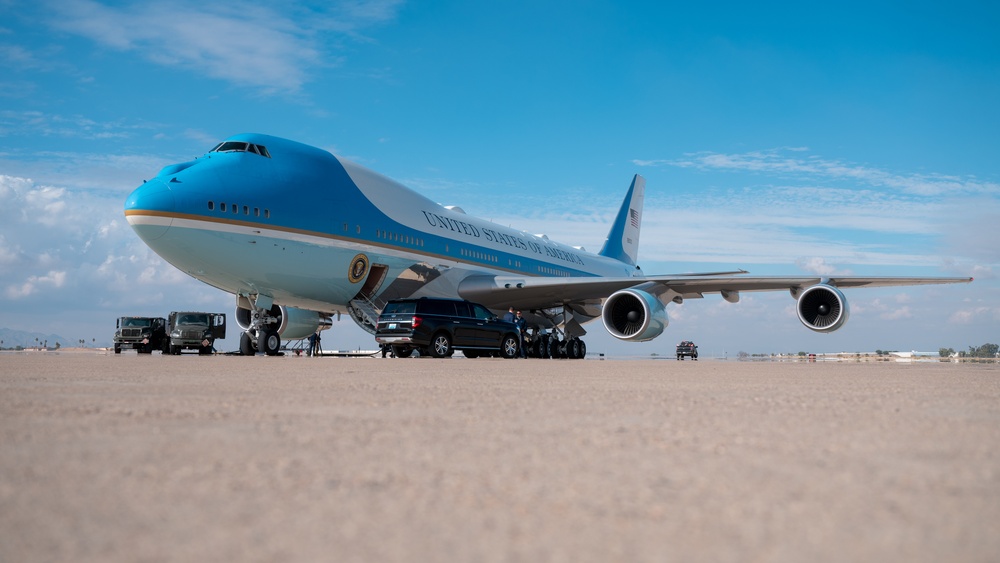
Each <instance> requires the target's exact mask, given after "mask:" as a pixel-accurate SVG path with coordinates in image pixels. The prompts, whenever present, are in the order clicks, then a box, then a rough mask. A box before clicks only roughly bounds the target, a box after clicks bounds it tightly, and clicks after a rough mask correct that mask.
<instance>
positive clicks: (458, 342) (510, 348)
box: [375, 297, 521, 358]
mask: <svg viewBox="0 0 1000 563" xmlns="http://www.w3.org/2000/svg"><path fill="white" fill-rule="evenodd" d="M375 341H376V342H378V343H379V344H381V345H383V346H385V345H389V346H392V351H393V353H395V355H396V356H397V357H400V358H405V357H407V356H409V355H410V354H412V353H413V351H414V350H420V354H421V355H431V356H434V357H435V358H444V357H447V356H451V355H452V354H453V353H454V351H455V350H462V352H463V353H464V354H465V355H466V357H469V358H476V357H479V356H495V355H497V354H499V355H500V356H503V357H504V358H514V357H516V356H517V354H518V350H519V348H520V346H521V337H520V336H519V335H518V330H517V326H515V325H514V323H509V322H506V321H502V320H500V319H499V318H497V316H496V315H494V314H493V313H491V312H490V311H489V309H487V308H486V307H483V306H482V305H480V304H478V303H472V302H470V301H463V300H458V299H437V298H431V297H421V298H419V299H397V300H394V301H390V302H389V303H387V304H386V306H385V308H384V309H382V314H381V315H379V317H378V329H377V330H376V331H375Z"/></svg>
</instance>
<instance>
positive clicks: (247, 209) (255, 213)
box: [208, 201, 271, 219]
mask: <svg viewBox="0 0 1000 563" xmlns="http://www.w3.org/2000/svg"><path fill="white" fill-rule="evenodd" d="M226 207H227V206H226V204H225V203H224V202H223V203H220V204H219V211H222V212H223V213H225V212H226ZM232 209H233V213H236V214H239V212H240V206H238V205H236V204H235V203H234V204H233V205H232ZM208 210H209V211H214V210H215V202H214V201H210V202H208ZM243 214H244V215H250V207H249V206H247V205H244V206H243ZM253 216H254V217H260V208H259V207H254V208H253ZM264 218H265V219H270V218H271V210H270V209H265V210H264Z"/></svg>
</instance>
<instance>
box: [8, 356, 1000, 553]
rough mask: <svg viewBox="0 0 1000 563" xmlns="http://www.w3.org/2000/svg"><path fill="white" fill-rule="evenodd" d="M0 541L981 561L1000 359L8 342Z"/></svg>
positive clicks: (997, 500) (995, 523) (66, 546)
mask: <svg viewBox="0 0 1000 563" xmlns="http://www.w3.org/2000/svg"><path fill="white" fill-rule="evenodd" d="M0 452H2V453H0V561H4V562H6V561H10V562H15V561H17V562H25V561H74V562H76V561H102V562H105V561H112V562H113V561H130V562H131V561H150V562H156V561H338V562H350V561H484V562H492V561H531V562H535V561H566V562H579V561H657V562H663V561H733V562H737V561H738V562H744V561H775V562H784V561H788V562H801V561H813V562H816V561H819V562H822V561H909V562H914V561H916V562H920V561H928V562H931V561H933V562H940V561H949V562H955V561H997V560H998V559H1000V366H998V365H997V364H990V365H977V364H952V363H916V364H899V363H892V362H873V363H812V364H810V363H772V362H762V363H757V362H746V363H744V362H736V361H713V360H706V359H703V360H701V361H698V362H692V361H684V362H677V361H675V360H637V361H614V360H607V361H600V360H584V361H567V360H500V359H478V360H468V359H463V358H452V359H448V360H433V359H414V358H411V359H405V360H404V359H380V358H360V359H343V358H305V357H274V358H267V357H246V358H244V357H226V356H214V357H198V356H193V355H192V356H188V355H185V356H180V357H172V356H160V355H159V354H153V355H152V356H143V357H139V356H137V355H135V354H134V353H129V352H126V353H123V354H121V355H120V356H115V355H103V354H97V353H93V352H90V353H18V354H15V353H3V354H0Z"/></svg>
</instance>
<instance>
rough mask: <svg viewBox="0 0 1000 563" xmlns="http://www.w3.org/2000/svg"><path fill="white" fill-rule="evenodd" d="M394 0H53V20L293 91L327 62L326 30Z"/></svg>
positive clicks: (232, 77) (374, 13)
mask: <svg viewBox="0 0 1000 563" xmlns="http://www.w3.org/2000/svg"><path fill="white" fill-rule="evenodd" d="M397 6H398V3H396V2H346V3H344V4H343V5H341V6H337V5H333V6H332V10H331V12H332V13H316V12H312V11H309V10H308V9H301V8H300V9H290V10H289V9H286V10H281V11H279V10H278V9H274V8H271V7H268V6H266V5H260V4H255V3H239V4H228V3H203V2H182V3H177V2H173V3H169V4H164V3H155V2H154V3H147V2H134V3H130V4H127V5H125V6H106V5H104V4H101V3H98V2H94V1H92V0H70V1H64V2H59V3H58V7H57V9H55V10H53V12H54V14H55V15H54V20H53V21H54V25H55V26H56V27H57V28H58V29H61V30H63V31H68V32H70V33H74V34H77V35H81V36H84V37H87V38H88V39H91V40H93V41H95V42H97V43H100V44H103V45H106V46H108V47H110V48H112V49H116V50H122V51H134V52H137V53H138V54H139V55H140V56H142V57H144V58H146V59H148V60H150V61H152V62H154V63H156V64H160V65H164V66H171V67H185V68H192V69H195V70H197V71H199V72H202V73H204V74H206V75H208V76H211V77H214V78H219V79H222V80H226V81H229V82H233V83H235V84H241V85H249V86H254V87H257V88H260V89H262V90H264V91H282V92H296V91H298V90H299V89H300V88H301V86H302V85H303V84H304V83H305V82H306V81H308V76H309V71H310V69H312V68H315V67H318V66H323V65H326V64H329V61H330V60H333V59H334V58H335V57H330V56H328V55H327V54H326V53H324V50H323V49H324V47H323V43H322V40H323V39H324V35H323V34H324V33H330V32H337V33H341V34H347V35H352V36H356V35H358V33H359V31H360V30H361V29H362V28H363V27H365V26H367V25H372V24H375V23H380V22H383V21H386V20H389V19H392V18H393V17H394V16H395V12H396V9H397ZM327 8H328V9H329V8H331V7H327Z"/></svg>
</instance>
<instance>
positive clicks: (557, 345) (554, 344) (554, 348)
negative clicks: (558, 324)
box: [549, 336, 562, 359]
mask: <svg viewBox="0 0 1000 563" xmlns="http://www.w3.org/2000/svg"><path fill="white" fill-rule="evenodd" d="M561 344H562V343H561V342H559V339H558V338H556V337H554V336H552V337H549V357H550V358H552V359H555V358H561V357H562V346H561Z"/></svg>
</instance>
